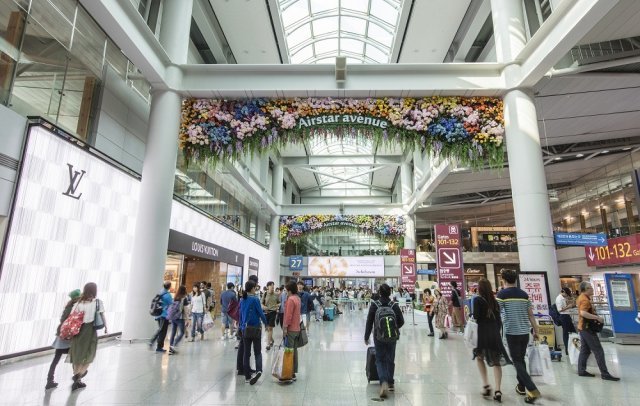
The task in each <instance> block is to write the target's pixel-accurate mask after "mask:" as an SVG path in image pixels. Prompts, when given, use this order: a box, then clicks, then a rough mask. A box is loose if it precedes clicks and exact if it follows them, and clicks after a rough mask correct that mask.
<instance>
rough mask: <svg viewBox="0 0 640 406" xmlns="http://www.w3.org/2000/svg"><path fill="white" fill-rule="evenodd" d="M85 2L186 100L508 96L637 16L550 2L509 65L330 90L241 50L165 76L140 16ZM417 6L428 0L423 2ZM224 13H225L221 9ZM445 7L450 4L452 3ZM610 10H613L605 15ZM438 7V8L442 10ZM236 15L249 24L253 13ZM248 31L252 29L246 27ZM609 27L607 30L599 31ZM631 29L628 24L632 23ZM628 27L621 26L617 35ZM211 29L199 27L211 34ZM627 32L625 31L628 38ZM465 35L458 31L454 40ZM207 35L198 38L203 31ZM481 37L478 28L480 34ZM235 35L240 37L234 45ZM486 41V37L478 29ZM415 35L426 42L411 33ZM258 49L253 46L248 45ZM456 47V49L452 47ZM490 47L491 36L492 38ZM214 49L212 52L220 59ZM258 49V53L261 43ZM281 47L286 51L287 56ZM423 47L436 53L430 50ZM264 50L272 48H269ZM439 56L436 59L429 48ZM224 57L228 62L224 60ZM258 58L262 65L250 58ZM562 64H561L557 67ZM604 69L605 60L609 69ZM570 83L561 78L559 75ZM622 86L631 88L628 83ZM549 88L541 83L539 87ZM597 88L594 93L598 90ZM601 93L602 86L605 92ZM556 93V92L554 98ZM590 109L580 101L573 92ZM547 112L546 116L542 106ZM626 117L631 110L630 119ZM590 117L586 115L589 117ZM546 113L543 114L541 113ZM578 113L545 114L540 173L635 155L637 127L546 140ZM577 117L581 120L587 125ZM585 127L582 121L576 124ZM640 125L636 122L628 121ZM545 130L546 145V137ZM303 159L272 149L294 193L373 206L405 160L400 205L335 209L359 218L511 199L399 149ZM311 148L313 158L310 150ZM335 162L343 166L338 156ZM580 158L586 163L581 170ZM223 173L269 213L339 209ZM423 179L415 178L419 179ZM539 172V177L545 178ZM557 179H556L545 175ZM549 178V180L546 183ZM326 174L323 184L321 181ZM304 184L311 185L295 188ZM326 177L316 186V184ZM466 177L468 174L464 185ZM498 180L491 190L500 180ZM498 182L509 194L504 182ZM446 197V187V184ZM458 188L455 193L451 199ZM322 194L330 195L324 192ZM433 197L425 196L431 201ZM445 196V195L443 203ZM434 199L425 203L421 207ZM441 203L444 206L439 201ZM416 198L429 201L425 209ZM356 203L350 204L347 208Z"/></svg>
mask: <svg viewBox="0 0 640 406" xmlns="http://www.w3.org/2000/svg"><path fill="white" fill-rule="evenodd" d="M80 1H81V3H82V4H83V6H84V7H85V8H86V9H87V10H88V11H89V12H90V13H91V14H92V16H93V17H94V18H95V19H96V20H97V21H98V22H99V23H100V24H102V26H103V27H104V28H105V29H106V31H107V33H108V34H109V35H110V36H111V38H113V39H114V40H115V41H116V42H117V43H118V45H119V46H120V47H121V49H122V50H123V52H124V53H125V54H126V55H127V56H128V57H129V59H130V60H131V61H132V62H133V63H135V65H136V66H138V67H139V68H140V70H141V71H142V72H143V75H144V76H145V78H147V79H148V80H149V81H150V82H151V83H152V85H153V87H154V88H156V89H171V90H173V91H177V92H179V93H181V94H182V95H184V96H185V97H213V98H252V97H280V98H282V97H337V98H345V97H353V98H365V97H385V96H391V97H422V96H433V95H443V96H446V95H459V96H470V97H473V96H501V95H504V94H505V93H506V92H508V91H509V90H510V89H513V88H519V87H527V88H534V87H535V86H536V84H538V83H542V82H544V81H548V82H549V83H551V82H553V83H561V82H562V80H559V79H556V78H555V76H545V75H549V74H552V75H556V74H560V73H559V72H558V71H554V70H553V67H554V66H555V65H556V64H557V63H558V62H559V61H560V60H561V59H562V58H563V57H564V56H565V55H567V54H568V52H569V51H570V50H571V49H573V48H575V47H576V45H577V44H579V43H580V41H583V38H589V39H590V40H591V42H593V43H596V42H602V41H603V40H608V39H614V38H613V37H611V36H612V35H613V34H609V36H610V38H602V39H600V37H603V36H604V34H602V35H600V37H598V35H597V34H598V32H605V31H606V30H611V28H606V27H612V25H611V21H610V19H611V18H612V17H610V15H611V14H616V13H617V14H620V15H622V14H625V12H626V14H631V12H630V11H627V10H632V9H633V10H635V8H633V7H634V4H633V2H632V1H631V0H575V1H566V0H565V1H559V2H554V3H556V4H557V7H556V8H555V9H554V10H553V13H551V15H550V16H549V17H548V19H547V20H546V22H544V24H542V25H541V26H540V28H539V29H538V30H537V32H536V33H535V35H534V36H532V37H531V38H530V39H529V41H528V42H527V44H526V46H525V49H524V50H523V51H522V52H521V53H520V55H517V56H514V60H513V61H508V63H498V62H486V63H447V64H442V63H418V64H415V63H410V64H409V63H407V64H404V63H397V64H381V65H366V64H358V65H349V66H348V74H347V80H346V81H345V83H344V84H343V85H342V86H338V85H337V83H336V81H335V78H334V66H333V65H281V64H277V61H276V62H270V61H269V62H268V61H262V62H257V63H253V64H251V65H248V64H243V63H247V62H245V61H244V60H243V58H244V56H243V55H250V54H251V52H252V51H251V50H248V52H247V53H244V52H242V51H240V50H239V49H235V50H233V53H232V54H230V53H229V52H226V55H227V56H229V55H230V56H233V57H234V59H235V60H237V61H238V63H239V64H237V65H220V64H218V65H181V66H179V67H178V68H179V72H180V74H179V75H175V74H172V75H170V74H168V71H169V70H171V69H172V68H174V66H173V64H172V62H171V60H170V59H169V57H168V56H167V55H166V53H165V52H164V50H163V49H162V47H161V46H160V44H159V43H158V41H157V39H156V38H155V37H154V36H153V33H150V32H149V30H147V29H146V28H147V27H146V26H145V25H144V24H145V23H144V21H142V20H141V19H140V18H139V15H137V12H136V10H135V9H134V8H133V7H132V6H131V4H129V2H127V1H124V2H116V4H114V2H112V1H109V0H80ZM195 1H197V2H199V3H202V1H208V2H209V3H210V4H211V5H212V6H213V9H214V10H215V11H216V13H219V12H220V13H221V12H226V11H228V8H230V7H234V6H233V5H232V4H230V3H231V2H218V1H216V0H210V1H209V0H195ZM262 3H266V5H265V4H262V6H261V7H264V8H265V12H269V13H271V15H272V18H271V19H270V21H271V25H270V27H269V28H270V29H273V31H274V36H275V37H276V39H275V41H274V42H275V43H276V45H275V46H274V47H273V49H276V52H277V53H279V54H280V57H279V61H280V62H281V61H283V60H287V57H285V58H283V57H282V52H283V49H284V48H283V44H282V42H283V40H284V36H283V34H282V32H280V31H281V29H282V21H281V20H280V19H279V18H280V17H278V16H273V14H274V10H275V9H276V8H277V3H276V0H268V1H267V2H262ZM425 3H426V2H425ZM488 3H489V1H488V0H465V1H461V2H460V4H459V5H458V4H457V5H456V7H460V8H461V9H462V13H461V15H460V16H459V22H460V23H461V24H462V19H463V17H465V15H466V14H465V13H466V12H467V11H468V10H470V11H469V13H468V16H467V18H466V19H465V21H464V27H461V29H460V30H457V29H456V28H457V27H454V29H453V31H452V32H451V35H450V37H449V43H447V44H446V45H445V46H444V47H443V49H444V51H443V52H442V55H441V56H440V59H439V60H440V61H442V60H445V58H447V56H446V55H447V52H448V53H449V55H450V56H449V57H448V58H449V60H455V61H460V60H464V56H465V53H466V52H467V51H466V50H469V49H470V48H471V47H473V38H472V37H474V36H475V35H477V34H478V33H479V32H481V31H482V30H483V27H485V25H486V24H485V22H486V21H487V18H488V16H489V13H490V10H489V9H488V8H487V5H488ZM424 6H425V5H424V4H423V2H417V1H405V2H404V6H403V7H402V9H401V10H400V12H399V16H398V21H397V23H398V28H397V29H398V35H397V36H396V38H395V39H394V43H393V44H392V46H391V59H390V60H391V61H394V62H396V61H398V62H402V61H412V59H411V57H410V56H411V55H412V53H415V54H420V53H421V52H422V51H423V50H421V49H419V48H415V49H412V48H414V47H415V46H416V45H415V44H416V43H417V42H416V41H414V42H413V44H412V43H411V42H412V41H413V40H412V38H415V34H416V32H415V27H417V24H418V21H417V20H414V19H417V18H418V17H417V16H420V15H422V14H420V13H424V12H425V10H424V9H423V7H424ZM225 7H226V8H227V9H225ZM452 7H453V6H452ZM612 10H613V11H612ZM443 11H446V10H443ZM245 18H247V19H249V20H250V19H251V18H252V17H251V16H246V17H245ZM249 20H248V22H247V24H252V23H253V22H252V21H249ZM605 23H606V24H605ZM225 24H228V23H227V22H225V21H224V20H222V19H220V25H221V27H222V29H223V30H224V31H225V35H226V36H227V39H228V40H229V41H228V44H229V46H231V47H233V43H234V41H237V38H240V35H241V34H240V33H239V32H237V33H236V32H232V30H230V29H229V28H228V26H227V27H225ZM629 25H633V24H631V23H629ZM637 26H638V25H637V24H636V25H635V27H633V28H624V27H621V28H619V31H620V34H619V35H621V36H620V37H618V38H634V37H637V36H638V35H639V34H640V33H635V31H637V28H636V27H637ZM625 30H626V31H625ZM213 31H214V30H213V29H211V30H209V31H207V32H208V33H209V35H212V34H211V32H213ZM627 31H631V32H627ZM464 33H467V35H466V36H465V35H463V34H464ZM204 34H205V33H204V32H203V35H204ZM485 34H486V33H485ZM234 35H236V36H237V37H236V38H234ZM483 35H484V34H483ZM418 38H424V35H421V36H418ZM256 41H257V42H259V41H258V40H257V39H256ZM454 41H456V43H455V44H454ZM489 42H490V43H491V42H493V41H489ZM221 46H222V45H219V47H218V49H217V51H216V52H217V54H218V55H222V54H223V53H224V50H222V49H221V48H220V47H221ZM265 49H266V48H265ZM284 50H285V51H286V49H284ZM432 51H436V50H435V49H434V50H432ZM266 52H267V54H268V53H269V52H270V50H269V49H267V51H266ZM491 52H492V51H491V49H490V47H489V44H485V50H483V54H485V55H490V54H491ZM434 53H437V52H434ZM229 59H230V58H229ZM255 60H260V59H259V58H258V57H257V56H256V57H255ZM615 63H617V64H618V65H623V64H624V63H625V60H617V61H616V62H615ZM507 65H510V66H511V65H515V66H517V68H518V69H517V72H518V73H519V74H518V75H515V76H514V77H510V80H509V81H507V76H506V75H505V67H506V66H507ZM592 65H594V66H592V69H596V68H597V66H599V64H592ZM565 66H566V65H565ZM607 67H608V68H610V67H611V65H610V64H609V65H607ZM584 71H585V66H571V67H569V68H565V69H563V70H562V72H561V74H562V75H570V74H571V73H574V72H584ZM567 77H568V76H567ZM627 86H629V85H627ZM614 87H615V85H611V86H610V89H614ZM544 90H546V88H545V89H544ZM597 91H601V90H597ZM602 91H607V89H604V90H602ZM558 93H559V92H558ZM541 97H546V98H547V99H545V100H544V101H543V103H545V104H544V105H545V106H546V103H548V104H550V105H553V103H555V101H554V100H551V99H553V98H559V97H560V95H559V94H558V95H556V94H551V95H548V94H547V95H542V96H541ZM581 97H584V100H585V102H584V103H583V105H582V106H583V108H584V106H587V105H588V104H587V102H588V101H589V99H588V98H587V96H585V95H582V96H581ZM557 103H560V105H561V106H562V107H564V108H565V109H566V110H569V106H570V105H568V104H567V103H566V102H564V103H562V102H560V101H558V102H557ZM543 110H544V111H543ZM558 110H560V109H559V108H558V107H550V108H547V107H545V108H544V109H539V114H543V113H544V112H547V111H551V112H553V111H558ZM622 110H623V109H622V108H618V109H617V112H615V113H612V114H617V116H615V117H616V118H618V117H622V114H623V111H622ZM630 114H633V113H630ZM594 116H595V114H594ZM543 117H544V116H543ZM581 119H582V118H572V117H571V114H569V113H567V114H566V115H565V116H564V117H559V118H557V120H556V121H554V122H551V121H550V119H549V118H547V122H546V126H547V127H550V128H549V130H548V131H549V133H548V134H547V127H545V122H544V119H543V122H542V125H541V129H540V134H541V135H542V136H543V143H542V144H543V146H542V151H543V159H544V163H545V167H546V168H547V170H548V171H551V172H552V175H553V174H554V173H555V172H554V171H556V168H564V167H565V166H566V165H574V166H576V165H582V166H581V167H580V168H579V169H576V170H575V174H574V175H573V179H577V178H579V177H580V176H581V174H582V175H584V174H585V173H586V172H585V171H587V170H589V168H588V166H589V165H590V164H591V162H596V161H597V162H606V160H607V158H608V157H609V156H612V155H614V154H621V153H626V154H629V153H634V152H637V151H640V128H632V127H630V126H627V128H620V129H619V130H609V129H607V130H604V129H603V130H601V133H598V134H597V135H596V134H594V133H595V130H594V128H595V127H596V125H595V124H594V123H596V122H595V121H592V122H589V123H590V128H588V130H585V131H583V132H581V131H582V130H580V129H579V128H577V129H576V131H575V135H574V134H571V135H569V134H567V135H563V137H566V139H567V140H569V139H571V140H572V141H571V142H561V141H560V139H559V138H558V139H555V138H554V137H555V133H556V132H560V130H559V129H558V128H559V126H560V125H561V124H562V125H564V122H565V121H569V120H574V121H576V122H577V121H579V120H581ZM585 120H586V118H585ZM585 126H587V124H585ZM636 127H640V126H636ZM547 135H549V139H551V142H546V138H547ZM302 149H303V151H302V152H301V153H300V155H303V156H300V155H296V153H289V154H287V153H286V152H285V151H281V154H280V156H279V157H278V160H279V161H280V163H282V165H283V166H284V168H285V170H286V171H288V173H289V174H290V175H291V177H292V178H293V179H294V182H295V183H296V184H298V192H299V193H300V195H301V196H313V195H314V194H325V195H326V194H327V193H328V191H329V190H331V188H332V187H334V186H336V185H340V184H351V185H352V186H359V187H362V188H363V189H364V190H368V197H370V198H372V199H371V200H369V201H368V202H374V201H375V199H373V198H374V197H376V196H373V195H383V196H378V197H384V196H389V195H392V194H393V191H394V188H395V187H396V182H398V179H399V178H400V176H399V173H400V167H401V166H402V165H403V164H404V163H407V162H412V163H413V167H414V168H415V171H416V175H415V176H414V181H415V184H414V191H413V193H412V195H411V196H409V197H408V200H407V201H404V202H402V203H385V204H376V203H371V204H370V203H367V201H365V202H364V203H362V202H361V203H356V201H357V197H353V196H350V197H343V198H342V202H343V203H346V206H347V207H345V212H349V211H351V212H353V213H355V212H356V211H357V212H358V213H362V214H365V213H371V214H383V213H389V214H397V213H414V212H415V213H418V214H419V213H420V212H423V211H433V210H436V208H437V209H439V210H440V209H444V208H446V207H449V206H452V205H455V204H456V202H457V203H458V205H463V206H465V207H471V205H474V204H475V205H481V206H490V205H491V204H492V203H496V202H505V201H507V200H508V199H509V195H510V193H509V191H510V189H509V187H508V186H509V185H508V182H507V183H505V178H504V177H502V178H501V177H500V176H493V175H490V176H489V175H487V172H483V171H481V172H480V173H477V174H468V173H466V170H465V169H464V168H455V165H454V164H452V163H449V162H439V163H436V162H431V161H430V160H429V159H427V157H422V158H421V159H424V162H423V163H419V162H417V161H415V160H413V159H412V157H411V156H409V155H408V154H407V153H405V152H404V151H399V152H398V151H391V152H388V151H374V152H373V153H372V154H369V155H357V156H348V155H347V156H345V155H342V156H340V158H341V159H337V158H336V156H333V155H328V156H322V155H318V156H314V155H313V154H312V153H311V152H312V151H311V150H312V148H311V145H309V143H306V144H305V145H304V146H303V148H302ZM310 153H311V155H310ZM342 158H344V159H342ZM585 162H586V163H585ZM233 168H235V169H234V172H233V173H232V175H233V176H234V178H236V180H238V181H240V183H241V184H242V185H243V186H244V187H246V188H247V189H248V190H250V191H251V190H255V191H257V192H260V193H257V196H260V199H262V200H264V206H265V207H267V211H268V212H270V213H271V214H301V213H310V212H314V211H316V212H335V211H336V204H337V202H339V201H340V198H339V197H334V196H327V197H326V200H325V201H326V202H327V203H326V204H319V203H318V204H315V203H314V204H309V205H305V204H303V205H288V204H278V203H276V202H274V201H273V200H272V199H270V198H268V197H264V196H265V195H264V186H263V185H260V183H259V182H258V180H257V179H255V176H253V177H252V175H251V174H250V173H249V171H248V170H247V169H246V166H243V164H240V166H238V165H234V166H233ZM332 168H353V171H351V172H347V171H346V170H345V172H344V173H342V174H336V173H335V172H332ZM418 172H420V175H418V174H417V173H418ZM381 174H385V176H386V178H385V179H386V181H385V182H386V183H385V184H384V185H382V184H378V183H376V182H377V177H378V176H379V175H381ZM362 176H366V177H367V178H368V181H360V180H359V179H360V178H361V177H362ZM549 176H551V175H549V174H548V178H549ZM553 176H555V177H556V178H559V177H560V176H559V175H557V174H555V175H553ZM553 176H551V177H552V178H553ZM458 177H469V179H470V180H468V184H470V185H474V186H477V187H478V188H480V186H479V184H481V183H483V182H484V181H485V179H484V178H492V180H491V182H489V181H487V182H486V186H483V187H484V189H483V190H477V191H475V190H473V191H470V192H469V193H467V194H460V193H459V191H460V190H461V186H462V184H459V185H457V187H456V186H455V185H451V184H450V182H449V181H450V180H451V179H453V178H455V179H457V178H458ZM327 178H329V179H330V180H329V181H327ZM304 179H308V180H309V181H308V182H306V181H303V180H304ZM323 179H324V180H323ZM465 179H466V178H465ZM569 183H570V182H567V181H564V178H563V180H562V181H550V182H549V187H550V188H562V187H565V186H566V185H567V184H569ZM498 184H499V185H498ZM502 186H506V187H502ZM448 188H449V189H451V190H449V189H448ZM456 190H457V192H456ZM329 194H330V193H329ZM432 195H433V196H432ZM445 196H447V198H446V199H445V198H444V197H445ZM429 201H431V202H433V203H435V204H433V205H430V204H428V203H427V202H429ZM438 201H440V202H442V203H443V205H439V204H438V203H437V202H438ZM423 203H427V206H430V207H424V205H423ZM350 205H353V207H349V206H350Z"/></svg>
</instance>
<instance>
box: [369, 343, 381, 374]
mask: <svg viewBox="0 0 640 406" xmlns="http://www.w3.org/2000/svg"><path fill="white" fill-rule="evenodd" d="M378 380H380V378H378V369H377V368H376V347H369V348H367V382H371V381H378Z"/></svg>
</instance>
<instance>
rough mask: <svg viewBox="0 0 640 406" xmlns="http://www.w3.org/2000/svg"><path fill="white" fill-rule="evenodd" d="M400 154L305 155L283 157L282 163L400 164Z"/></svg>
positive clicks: (336, 164) (326, 165) (307, 165)
mask: <svg viewBox="0 0 640 406" xmlns="http://www.w3.org/2000/svg"><path fill="white" fill-rule="evenodd" d="M401 158H402V156H401V155H376V156H375V157H373V156H371V155H364V156H363V155H337V156H336V155H310V156H306V157H283V158H282V165H283V166H284V167H285V168H288V167H305V166H306V167H333V166H375V167H378V166H379V167H389V166H398V165H400V159H401Z"/></svg>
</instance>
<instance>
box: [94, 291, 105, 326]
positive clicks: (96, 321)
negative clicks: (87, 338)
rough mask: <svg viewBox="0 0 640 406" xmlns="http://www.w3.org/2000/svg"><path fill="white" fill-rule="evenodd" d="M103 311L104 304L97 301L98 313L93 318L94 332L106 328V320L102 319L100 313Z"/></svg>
mask: <svg viewBox="0 0 640 406" xmlns="http://www.w3.org/2000/svg"><path fill="white" fill-rule="evenodd" d="M101 309H102V303H101V302H100V299H96V313H95V316H94V318H93V328H94V330H102V329H103V328H104V320H103V319H102V312H100V311H98V310H101Z"/></svg>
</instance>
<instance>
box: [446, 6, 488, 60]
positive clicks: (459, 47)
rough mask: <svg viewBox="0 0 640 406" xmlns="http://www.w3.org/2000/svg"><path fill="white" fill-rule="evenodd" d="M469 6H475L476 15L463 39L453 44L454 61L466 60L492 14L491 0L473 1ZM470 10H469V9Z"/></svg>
mask: <svg viewBox="0 0 640 406" xmlns="http://www.w3.org/2000/svg"><path fill="white" fill-rule="evenodd" d="M469 7H470V8H471V7H473V8H474V9H475V10H474V11H475V15H474V17H473V20H472V21H471V23H470V24H469V25H468V26H467V27H466V30H465V31H466V32H465V33H464V36H463V37H462V40H461V41H460V43H459V44H452V45H454V46H455V48H454V49H455V51H456V52H455V55H454V56H453V62H464V60H465V58H466V56H467V54H468V53H469V50H470V49H471V47H472V46H473V44H474V42H475V40H476V38H477V37H478V34H479V33H480V30H481V29H482V26H483V25H484V23H485V22H486V21H487V18H489V15H490V14H491V2H490V1H489V0H478V1H473V2H471V4H470V5H469ZM467 12H469V11H467Z"/></svg>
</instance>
